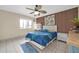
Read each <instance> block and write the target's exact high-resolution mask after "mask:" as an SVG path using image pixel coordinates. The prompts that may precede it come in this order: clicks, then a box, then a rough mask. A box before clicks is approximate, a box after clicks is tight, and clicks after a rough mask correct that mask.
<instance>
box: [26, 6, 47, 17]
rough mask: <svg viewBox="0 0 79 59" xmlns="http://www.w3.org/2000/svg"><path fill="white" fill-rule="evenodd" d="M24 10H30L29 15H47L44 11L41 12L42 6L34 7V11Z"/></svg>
mask: <svg viewBox="0 0 79 59" xmlns="http://www.w3.org/2000/svg"><path fill="white" fill-rule="evenodd" d="M26 9H28V10H32V11H33V12H31V13H30V14H34V15H35V16H36V15H40V13H42V14H46V13H47V11H46V10H42V5H35V7H34V9H32V8H26Z"/></svg>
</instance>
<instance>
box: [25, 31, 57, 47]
mask: <svg viewBox="0 0 79 59" xmlns="http://www.w3.org/2000/svg"><path fill="white" fill-rule="evenodd" d="M55 37H57V32H41V31H35V32H29V33H28V34H27V35H26V38H29V39H31V40H32V41H35V42H37V43H38V44H41V45H43V46H46V44H47V43H49V42H50V41H51V40H52V39H53V38H55Z"/></svg>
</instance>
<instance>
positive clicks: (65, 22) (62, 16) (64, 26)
mask: <svg viewBox="0 0 79 59" xmlns="http://www.w3.org/2000/svg"><path fill="white" fill-rule="evenodd" d="M51 15H52V14H51ZM54 15H55V20H56V21H55V22H56V25H57V31H58V32H62V33H68V32H69V31H70V29H71V28H72V27H73V26H74V25H73V23H72V20H73V19H74V17H75V16H78V8H73V9H69V10H65V11H62V12H58V13H55V14H54ZM36 22H37V23H41V24H42V25H44V24H45V22H44V17H39V18H37V20H36Z"/></svg>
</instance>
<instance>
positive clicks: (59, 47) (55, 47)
mask: <svg viewBox="0 0 79 59" xmlns="http://www.w3.org/2000/svg"><path fill="white" fill-rule="evenodd" d="M23 42H26V40H25V38H18V39H11V40H4V41H0V53H21V52H22V50H21V49H20V48H19V47H20V44H22V43H23ZM35 48H36V49H37V50H38V51H39V52H40V53H67V44H66V43H64V42H61V41H58V40H55V41H54V42H52V43H51V44H49V45H48V46H47V47H46V48H44V49H43V50H40V49H39V48H37V47H35Z"/></svg>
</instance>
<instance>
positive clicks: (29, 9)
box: [26, 8, 34, 11]
mask: <svg viewBox="0 0 79 59" xmlns="http://www.w3.org/2000/svg"><path fill="white" fill-rule="evenodd" d="M26 9H28V10H32V11H34V9H31V8H26Z"/></svg>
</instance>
